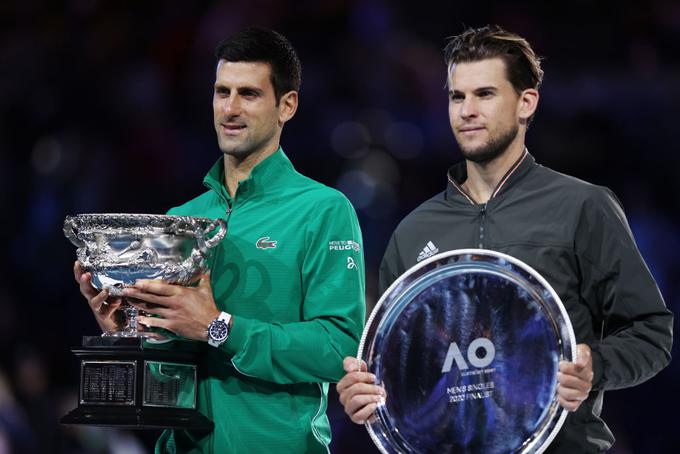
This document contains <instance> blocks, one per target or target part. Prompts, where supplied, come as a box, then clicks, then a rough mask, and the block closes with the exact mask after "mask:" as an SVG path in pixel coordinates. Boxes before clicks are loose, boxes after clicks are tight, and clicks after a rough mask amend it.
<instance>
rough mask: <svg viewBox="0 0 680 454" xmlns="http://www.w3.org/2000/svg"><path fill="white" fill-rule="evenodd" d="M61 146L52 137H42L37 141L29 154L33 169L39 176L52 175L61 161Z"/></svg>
mask: <svg viewBox="0 0 680 454" xmlns="http://www.w3.org/2000/svg"><path fill="white" fill-rule="evenodd" d="M62 157H63V150H62V146H61V144H60V143H59V141H58V140H57V139H55V138H54V137H43V138H42V139H40V140H38V141H37V142H36V144H35V146H34V147H33V152H32V153H31V163H32V164H33V169H34V170H35V171H36V172H37V173H39V174H41V175H49V174H51V173H53V172H54V171H55V170H56V169H57V168H58V167H59V164H60V163H61V161H62Z"/></svg>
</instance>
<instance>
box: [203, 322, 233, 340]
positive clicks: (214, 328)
mask: <svg viewBox="0 0 680 454" xmlns="http://www.w3.org/2000/svg"><path fill="white" fill-rule="evenodd" d="M228 332H229V330H228V329H227V324H226V323H225V322H224V321H223V320H213V322H212V323H210V326H209V327H208V336H210V338H211V339H212V340H214V341H216V342H221V341H223V340H225V339H226V338H227V334H228Z"/></svg>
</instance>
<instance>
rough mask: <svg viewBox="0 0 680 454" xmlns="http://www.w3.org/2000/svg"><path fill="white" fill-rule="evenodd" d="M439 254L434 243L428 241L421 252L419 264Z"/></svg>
mask: <svg viewBox="0 0 680 454" xmlns="http://www.w3.org/2000/svg"><path fill="white" fill-rule="evenodd" d="M437 252H439V248H438V247H437V246H435V245H434V243H433V242H432V241H428V242H427V244H426V245H425V247H424V248H423V250H422V251H420V254H418V262H420V261H421V260H425V259H426V258H428V257H432V256H433V255H435V254H436V253H437Z"/></svg>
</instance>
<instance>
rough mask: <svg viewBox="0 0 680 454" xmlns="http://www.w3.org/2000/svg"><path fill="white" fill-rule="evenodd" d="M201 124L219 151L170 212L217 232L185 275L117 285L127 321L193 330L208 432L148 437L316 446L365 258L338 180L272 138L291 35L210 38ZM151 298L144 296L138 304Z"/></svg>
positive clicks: (286, 85)
mask: <svg viewBox="0 0 680 454" xmlns="http://www.w3.org/2000/svg"><path fill="white" fill-rule="evenodd" d="M216 57H217V69H216V77H215V87H214V95H213V113H214V124H215V130H216V132H217V140H218V143H219V147H220V149H221V150H222V153H223V156H222V157H220V159H219V160H218V161H217V162H216V163H215V165H214V166H213V167H212V168H211V169H210V171H209V172H208V174H207V176H206V177H205V179H204V184H205V186H206V187H207V191H206V192H205V193H203V194H202V195H200V196H198V197H196V198H195V199H193V200H191V201H189V202H187V203H185V204H184V205H181V206H179V207H176V208H173V209H172V210H170V211H169V214H175V215H182V216H200V217H209V218H213V219H214V218H222V219H224V220H225V221H226V222H227V224H228V233H227V236H226V238H225V239H224V240H223V241H222V243H221V244H220V245H219V246H218V247H217V248H216V251H215V252H214V255H213V260H212V263H211V267H210V269H211V272H210V274H206V275H205V276H203V277H202V278H201V280H200V281H199V283H198V285H197V286H195V287H182V286H177V285H170V284H165V283H163V282H160V281H148V280H142V281H138V282H137V283H136V284H135V287H134V288H130V289H127V290H126V293H125V294H126V296H128V297H131V298H135V299H137V300H139V301H142V302H141V303H139V307H141V308H144V310H145V311H147V312H149V313H151V314H152V315H153V316H152V317H139V322H140V323H142V324H144V325H146V326H148V327H152V328H162V329H166V330H169V331H172V332H173V333H175V334H177V335H178V336H181V337H182V338H185V339H190V340H194V341H201V342H204V344H203V345H204V354H203V355H202V359H201V361H200V363H199V385H198V401H199V402H198V408H199V410H200V411H201V412H202V413H204V414H205V415H206V416H208V417H209V418H210V419H211V420H212V421H213V422H214V423H215V429H214V431H212V432H211V433H199V432H192V431H185V430H166V431H165V432H164V433H163V434H162V435H161V438H160V439H159V441H158V444H157V446H156V451H157V452H161V453H166V452H170V453H175V452H192V453H198V452H206V453H208V452H209V453H226V452H239V453H240V452H248V453H253V452H285V453H302V452H327V449H328V444H329V443H330V436H331V433H330V427H329V423H328V418H327V417H326V414H325V411H326V405H327V391H328V383H329V382H335V381H337V380H338V379H339V378H340V377H341V376H342V374H343V370H342V358H343V357H344V356H347V355H349V354H353V353H354V352H356V350H357V346H358V342H359V338H360V335H361V330H362V325H363V321H364V310H365V308H364V262H363V253H362V239H361V232H360V230H359V224H358V221H357V218H356V213H355V212H354V209H353V208H352V206H351V204H350V203H349V201H348V200H347V199H346V198H345V197H344V196H343V195H342V194H341V193H339V192H338V191H335V190H333V189H331V188H328V187H326V186H324V185H322V184H320V183H317V182H315V181H313V180H311V179H309V178H307V177H305V176H303V175H301V174H299V173H297V172H296V171H295V169H294V168H293V165H292V164H291V162H290V161H289V160H288V158H287V157H286V155H285V154H284V152H283V150H282V149H281V147H280V145H279V141H280V137H281V131H282V128H283V125H284V124H285V123H286V122H287V121H288V120H290V119H291V118H292V117H293V116H294V115H295V111H296V109H297V106H298V91H299V88H300V80H301V78H300V63H299V60H298V57H297V54H296V52H295V50H294V49H293V47H292V46H291V44H290V43H289V42H288V41H287V40H286V39H285V38H284V37H283V36H281V35H280V34H278V33H276V32H273V31H270V30H265V29H257V28H252V29H246V30H244V31H242V32H240V33H238V34H236V35H235V36H233V37H232V38H230V39H228V40H226V41H224V42H223V43H221V44H220V45H219V46H218V48H217V50H216ZM75 275H76V279H77V280H78V282H79V283H80V288H81V292H82V293H83V295H84V296H85V297H86V298H87V299H88V301H89V303H90V306H91V308H92V310H93V312H94V314H95V316H96V318H97V321H98V322H99V324H100V326H101V328H102V329H103V330H105V331H109V330H112V329H114V328H115V326H116V316H115V312H114V311H115V308H116V307H117V306H118V304H119V303H117V302H114V301H111V303H110V304H104V302H106V299H107V297H108V293H107V292H106V290H104V291H102V292H98V291H96V290H95V289H94V288H93V287H92V285H91V276H90V274H89V273H82V270H81V269H80V266H79V264H78V263H76V268H75ZM147 303H151V304H147Z"/></svg>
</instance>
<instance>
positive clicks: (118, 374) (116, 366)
mask: <svg viewBox="0 0 680 454" xmlns="http://www.w3.org/2000/svg"><path fill="white" fill-rule="evenodd" d="M200 348H201V344H199V343H196V342H190V341H166V342H158V341H155V342H154V340H152V339H144V338H141V337H136V336H135V337H118V336H104V337H101V336H85V337H83V343H82V348H77V349H73V350H72V351H73V353H74V354H75V355H76V356H77V357H78V359H79V360H80V392H79V401H78V407H77V408H76V409H74V410H72V411H71V412H69V413H68V414H67V415H66V416H64V417H63V418H61V423H63V424H87V425H95V426H114V427H121V428H129V429H163V428H177V429H191V430H199V431H211V430H212V429H213V427H214V425H213V423H212V421H210V420H209V419H208V418H206V417H205V416H204V415H202V414H201V413H199V412H198V410H197V409H196V403H197V397H198V386H197V383H198V379H197V377H198V376H197V369H196V357H197V355H198V353H199V349H200Z"/></svg>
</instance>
